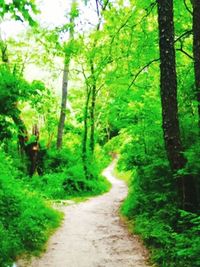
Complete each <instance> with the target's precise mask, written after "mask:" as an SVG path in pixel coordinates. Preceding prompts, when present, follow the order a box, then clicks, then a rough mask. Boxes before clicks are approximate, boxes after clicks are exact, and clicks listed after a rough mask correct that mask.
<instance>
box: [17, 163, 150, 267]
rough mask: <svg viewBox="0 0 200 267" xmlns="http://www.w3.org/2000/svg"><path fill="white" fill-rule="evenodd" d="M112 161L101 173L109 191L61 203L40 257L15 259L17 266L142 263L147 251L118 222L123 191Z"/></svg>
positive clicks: (127, 266) (135, 266) (125, 266)
mask: <svg viewBox="0 0 200 267" xmlns="http://www.w3.org/2000/svg"><path fill="white" fill-rule="evenodd" d="M113 168H114V163H112V164H111V165H110V166H109V167H108V168H107V169H106V170H105V171H104V175H105V176H106V177H107V178H108V180H109V181H110V182H111V183H112V185H113V186H112V189H111V191H110V192H109V193H106V194H104V195H102V196H99V197H95V198H92V199H90V200H88V201H86V202H82V203H80V204H73V205H70V206H62V211H63V212H64V213H65V220H64V222H63V225H62V227H61V228H60V229H59V230H58V231H57V232H56V233H55V234H54V235H53V237H52V238H51V239H50V241H49V243H48V248H47V251H46V252H45V253H44V254H43V255H42V256H41V258H33V259H32V261H31V262H29V263H27V262H18V264H17V267H46V266H49V267H146V266H149V265H148V264H146V263H145V261H146V259H147V252H146V250H145V249H144V247H143V246H142V245H141V244H140V243H139V241H138V239H137V237H135V236H131V235H130V234H129V233H128V231H127V229H126V227H125V226H124V225H123V223H122V222H121V220H120V218H119V215H118V210H119V206H120V203H121V201H122V200H123V199H124V198H125V197H126V195H127V187H126V186H125V184H124V183H123V182H122V181H120V180H117V179H116V178H115V177H114V176H113V175H112V171H113Z"/></svg>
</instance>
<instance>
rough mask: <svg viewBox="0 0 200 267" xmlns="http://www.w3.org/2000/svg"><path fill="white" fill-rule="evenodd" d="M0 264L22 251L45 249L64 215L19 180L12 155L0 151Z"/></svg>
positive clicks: (2, 264)
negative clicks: (45, 244)
mask: <svg viewBox="0 0 200 267" xmlns="http://www.w3.org/2000/svg"><path fill="white" fill-rule="evenodd" d="M0 169H1V173H0V266H8V265H9V264H10V263H11V262H12V261H13V260H14V259H15V258H16V257H17V256H18V255H20V254H22V253H29V252H32V251H38V250H41V248H42V247H43V245H44V243H45V241H46V240H47V238H48V236H49V233H50V231H51V229H54V228H55V227H57V226H58V225H59V222H60V219H61V216H60V214H59V213H58V212H56V211H54V210H53V209H51V208H50V206H48V205H47V204H46V203H45V202H44V200H42V199H41V198H40V197H39V196H37V195H36V193H33V192H32V193H31V192H30V191H28V190H27V189H24V187H23V184H22V183H21V182H20V181H19V180H16V179H15V178H14V177H15V174H16V173H15V169H14V168H13V167H12V166H11V162H10V159H9V158H6V155H5V154H4V153H3V152H2V151H0Z"/></svg>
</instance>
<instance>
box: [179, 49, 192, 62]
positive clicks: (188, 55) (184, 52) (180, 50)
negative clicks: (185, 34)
mask: <svg viewBox="0 0 200 267" xmlns="http://www.w3.org/2000/svg"><path fill="white" fill-rule="evenodd" d="M176 51H179V52H182V53H183V54H185V55H186V56H187V57H189V58H190V59H192V60H194V58H193V57H192V56H191V55H190V54H188V53H187V52H186V51H185V50H183V48H182V47H181V48H177V49H176Z"/></svg>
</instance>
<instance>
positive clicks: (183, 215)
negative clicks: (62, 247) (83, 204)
mask: <svg viewBox="0 0 200 267" xmlns="http://www.w3.org/2000/svg"><path fill="white" fill-rule="evenodd" d="M79 2H80V3H79ZM82 2H83V3H82ZM9 3H10V4H8V3H7V1H0V4H1V7H2V8H1V10H0V16H1V18H2V20H4V19H5V17H6V16H10V19H14V20H20V21H27V22H28V23H29V25H30V26H29V27H28V26H27V27H26V31H24V32H23V33H21V35H19V36H18V37H17V38H7V39H6V40H4V39H3V38H2V37H1V40H0V48H1V65H0V139H1V148H0V168H1V170H2V172H1V174H0V195H1V197H0V265H1V266H7V265H8V264H10V263H11V262H12V260H14V259H15V258H16V256H17V255H20V254H22V253H28V252H30V251H35V250H40V249H41V247H42V245H43V244H44V242H45V241H46V239H47V237H48V235H49V233H50V231H52V229H53V228H55V227H57V226H58V225H59V222H60V218H61V215H59V213H57V212H56V211H54V210H52V208H51V207H50V206H49V204H48V202H47V201H48V200H49V199H64V198H71V197H74V196H88V195H95V194H100V193H103V192H105V191H106V190H108V188H109V184H108V183H107V182H105V180H104V179H103V178H102V177H101V171H102V169H103V168H104V167H105V166H106V164H108V162H109V154H112V153H117V154H119V162H118V169H119V170H120V171H122V172H125V173H126V172H127V171H128V172H129V174H130V173H131V179H130V180H129V181H128V183H129V189H130V190H129V195H128V198H127V199H126V201H125V202H124V204H123V206H122V213H123V214H124V215H126V216H127V217H128V218H129V219H130V221H131V224H132V225H133V231H134V232H136V233H138V234H140V235H141V237H142V238H143V239H144V241H145V243H146V244H147V246H148V247H149V248H150V251H151V257H152V260H153V261H154V262H156V263H157V264H158V266H162V267H165V266H167V267H168V266H171V267H173V266H174V267H175V266H176V267H179V266H180V267H184V266H185V267H186V266H187V267H188V266H191V267H196V266H200V256H199V255H200V237H199V231H200V216H199V211H200V205H199V204H200V181H199V179H200V178H199V177H200V160H199V154H200V143H199V127H200V123H199V121H200V104H199V102H200V24H199V21H200V12H199V10H200V4H199V1H198V0H193V1H189V0H188V1H187V0H186V1H185V0H177V1H172V0H157V1H149V0H148V1H147V0H144V1H139V0H130V1H123V0H119V1H117V0H116V1H109V0H97V1H75V0H73V1H71V6H70V8H69V10H68V12H67V13H66V20H67V22H66V24H63V25H59V26H56V27H55V28H53V29H52V27H51V28H50V29H49V28H44V27H42V26H41V25H40V23H39V21H38V20H37V16H36V14H37V13H38V12H39V5H38V6H37V2H34V1H20V4H18V1H10V2H9ZM94 3H95V4H94ZM83 4H84V5H85V7H84V8H86V9H87V8H88V9H89V10H93V9H95V11H94V14H95V16H96V21H97V23H96V25H92V26H91V25H90V24H91V23H89V24H88V25H87V24H86V26H85V28H84V27H83V29H82V25H83V23H82V21H81V20H82V17H81V16H82V14H81V9H82V8H83ZM66 8H67V7H66ZM30 14H31V15H30ZM34 14H35V15H34ZM66 39H67V40H66ZM38 55H40V56H38ZM32 69H39V71H40V72H44V73H45V75H46V78H45V77H44V79H41V78H40V79H39V78H38V79H35V77H34V79H33V78H32V77H31V74H32ZM60 73H62V85H61V86H60V87H61V88H60V89H61V90H62V96H60V94H59V95H58V92H57V90H58V84H59V83H58V82H56V83H55V81H58V80H59V77H60ZM28 80H29V81H28ZM30 80H31V82H30ZM60 102H61V104H60ZM35 210H37V212H35ZM1 242H2V243H1Z"/></svg>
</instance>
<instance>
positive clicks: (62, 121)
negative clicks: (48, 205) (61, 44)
mask: <svg viewBox="0 0 200 267" xmlns="http://www.w3.org/2000/svg"><path fill="white" fill-rule="evenodd" d="M75 6H76V0H73V1H72V3H71V13H70V24H71V25H70V30H69V42H71V41H72V40H73V39H74V19H75V17H74V14H73V12H74V8H75ZM70 59H71V52H70V53H65V60H64V70H63V82H62V101H61V111H60V119H59V123H58V134H57V149H60V148H61V147H62V140H63V131H64V126H65V118H66V108H67V94H68V82H69V66H70Z"/></svg>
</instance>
